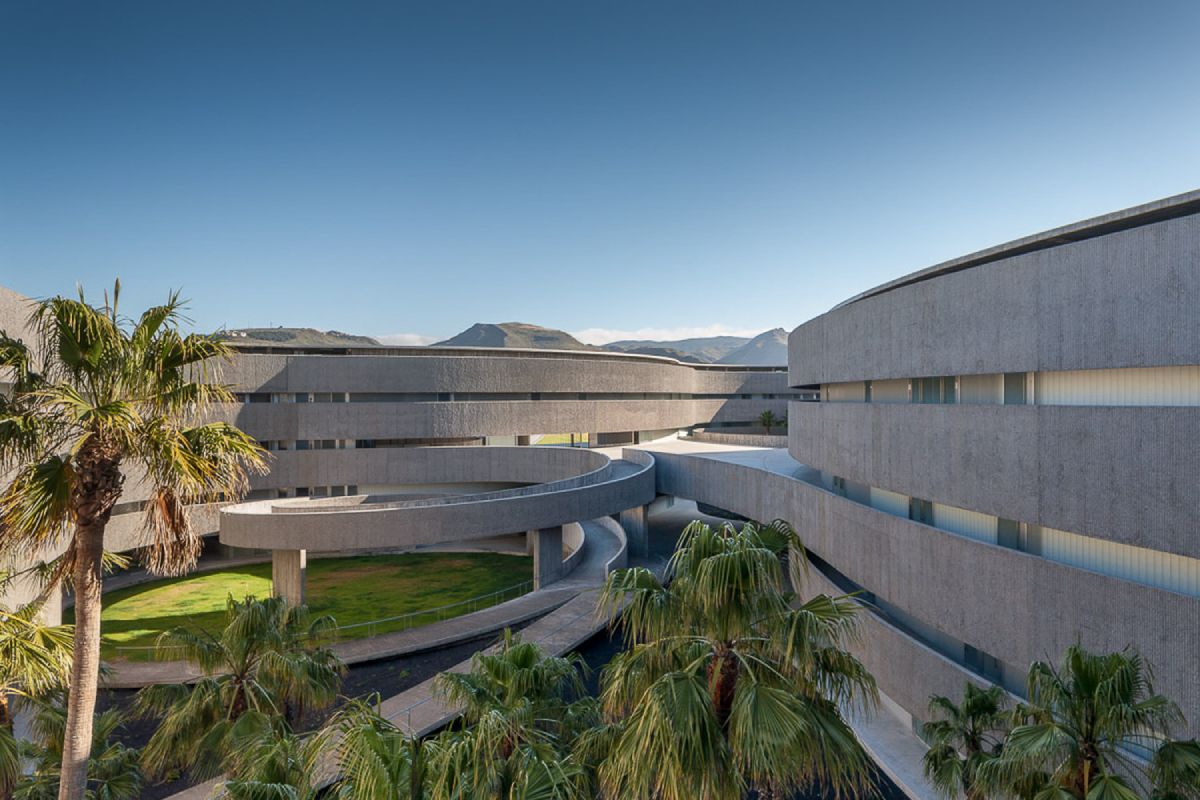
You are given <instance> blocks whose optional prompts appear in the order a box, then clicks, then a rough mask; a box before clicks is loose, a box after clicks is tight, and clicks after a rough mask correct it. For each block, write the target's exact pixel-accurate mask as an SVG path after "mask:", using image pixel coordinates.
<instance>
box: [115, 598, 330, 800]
mask: <svg viewBox="0 0 1200 800" xmlns="http://www.w3.org/2000/svg"><path fill="white" fill-rule="evenodd" d="M226 619H227V623H226V626H225V628H224V630H222V631H221V633H220V634H219V635H215V634H212V633H208V632H206V631H194V630H189V629H187V628H176V629H174V630H171V631H167V632H165V633H163V634H162V635H161V636H159V640H158V651H159V653H161V654H162V656H163V657H166V658H180V657H183V658H186V659H187V660H189V661H192V662H194V663H196V664H198V665H199V666H200V668H201V669H202V670H203V671H204V677H202V678H200V679H199V680H198V681H196V682H195V683H194V684H192V685H187V684H171V685H160V686H147V687H146V688H145V689H142V690H141V691H140V692H138V696H137V700H136V701H135V703H134V711H135V713H136V714H138V715H139V716H144V717H155V718H159V719H161V722H160V724H159V727H158V729H157V730H156V731H155V732H154V735H153V736H151V737H150V741H149V742H147V743H146V746H145V748H143V750H142V765H143V767H144V768H145V769H146V772H147V773H148V774H150V775H152V776H154V777H161V776H165V775H167V774H170V773H171V772H172V771H174V770H182V769H188V770H190V771H191V774H192V776H193V777H196V778H201V779H204V778H211V777H213V776H215V775H217V774H219V773H221V772H222V771H224V770H226V769H228V768H229V762H230V759H231V757H233V756H235V755H236V754H237V753H238V752H239V749H240V742H241V741H243V740H244V737H245V735H246V732H247V731H250V732H253V731H256V730H261V729H262V728H263V726H264V725H266V724H267V723H271V724H274V721H278V722H279V723H281V724H284V725H288V724H290V723H294V722H297V721H299V720H300V719H302V717H303V715H304V712H305V710H309V709H314V710H315V709H321V708H325V707H327V706H328V705H329V704H331V703H332V702H333V701H334V699H335V698H336V697H337V691H338V688H339V687H340V686H341V679H342V674H343V672H344V669H345V668H344V666H343V665H342V662H341V660H340V659H338V657H337V656H336V655H334V653H333V651H332V650H331V649H329V648H328V647H326V646H324V644H323V640H324V638H325V637H326V636H327V635H329V634H330V633H332V631H333V629H334V627H335V623H334V621H333V619H332V618H331V617H328V616H325V617H320V618H318V619H315V620H313V619H310V618H309V616H308V610H307V608H306V607H304V606H289V605H288V603H287V600H286V599H284V598H282V597H270V598H267V599H265V600H257V599H255V598H253V597H247V598H246V599H245V601H240V602H239V601H236V600H234V599H233V598H232V597H230V598H229V601H228V604H227V606H226ZM247 714H252V715H254V716H253V717H252V721H251V722H248V723H242V724H241V725H240V726H239V721H240V720H241V718H242V717H243V716H245V715H247ZM264 720H265V722H264ZM247 726H249V727H247Z"/></svg>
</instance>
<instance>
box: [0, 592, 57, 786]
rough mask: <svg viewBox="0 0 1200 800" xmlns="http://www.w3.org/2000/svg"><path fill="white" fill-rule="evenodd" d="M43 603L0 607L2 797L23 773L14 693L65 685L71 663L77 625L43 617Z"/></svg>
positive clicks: (40, 691) (30, 695)
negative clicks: (58, 623) (73, 628)
mask: <svg viewBox="0 0 1200 800" xmlns="http://www.w3.org/2000/svg"><path fill="white" fill-rule="evenodd" d="M40 611H41V606H40V605H39V604H36V603H34V604H30V605H27V606H23V607H21V608H19V609H17V610H16V611H8V610H7V609H5V608H3V607H0V797H3V796H4V794H5V792H7V791H9V790H10V789H11V788H12V787H13V785H14V784H15V782H16V780H17V776H18V775H19V774H20V756H19V754H18V747H17V740H16V738H15V737H14V736H13V734H12V714H11V710H10V707H9V704H10V702H11V699H12V698H13V697H20V698H25V699H30V698H33V697H39V696H42V695H45V694H47V693H49V692H52V691H56V690H58V689H61V688H62V687H63V686H65V685H66V682H67V675H68V673H69V671H70V669H71V629H70V627H68V626H49V625H43V624H41V623H40V622H38V620H37V617H38V613H39V612H40Z"/></svg>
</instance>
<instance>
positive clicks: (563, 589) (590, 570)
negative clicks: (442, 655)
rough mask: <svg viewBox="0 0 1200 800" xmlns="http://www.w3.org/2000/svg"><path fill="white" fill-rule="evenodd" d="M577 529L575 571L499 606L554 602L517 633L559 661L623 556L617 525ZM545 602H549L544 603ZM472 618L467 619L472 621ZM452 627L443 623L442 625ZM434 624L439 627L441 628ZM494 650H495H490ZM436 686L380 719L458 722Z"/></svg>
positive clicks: (391, 703) (427, 727)
mask: <svg viewBox="0 0 1200 800" xmlns="http://www.w3.org/2000/svg"><path fill="white" fill-rule="evenodd" d="M581 524H582V525H583V529H584V533H585V538H584V541H585V545H584V546H585V547H586V548H587V549H586V550H585V551H584V555H583V560H582V561H581V562H580V563H579V565H578V566H577V567H576V568H575V570H574V571H573V572H572V573H571V574H570V575H569V576H567V577H566V578H564V579H563V580H561V581H558V582H556V583H554V584H553V585H552V586H549V587H547V588H546V589H543V590H541V591H538V592H531V593H529V594H528V595H525V597H523V598H517V600H512V601H509V603H504V604H502V605H505V606H507V605H511V604H512V603H517V602H518V601H520V600H523V599H526V598H532V597H534V596H535V595H543V596H544V597H546V598H551V597H553V598H554V600H555V601H558V607H557V608H556V609H555V610H553V611H551V612H550V613H549V614H546V615H545V616H544V617H542V619H540V620H538V621H537V622H534V623H533V624H532V625H530V626H528V627H527V628H525V629H524V630H523V631H522V632H521V638H522V640H523V641H526V642H535V643H537V644H538V645H539V646H540V647H541V648H542V650H543V651H544V652H545V653H546V654H547V655H554V656H559V655H563V654H564V653H568V652H570V651H571V650H574V649H575V648H577V647H578V646H579V645H581V644H583V643H584V642H585V641H587V640H588V639H590V638H591V637H592V636H593V635H594V634H595V633H596V632H597V631H599V630H600V629H601V628H603V627H604V625H605V620H603V619H601V618H600V616H599V614H598V613H597V599H598V597H599V591H598V588H597V587H599V586H600V585H601V584H602V583H603V582H604V578H605V576H606V575H607V574H608V567H609V565H610V563H611V562H612V561H613V559H614V557H617V556H619V555H620V554H621V553H623V551H624V546H625V542H624V541H623V538H622V536H621V535H620V534H618V533H617V531H616V530H614V528H617V525H616V523H615V522H613V521H612V520H610V519H601V520H590V521H588V522H583V523H581ZM545 602H549V600H547V601H545ZM499 608H501V606H494V607H493V608H492V609H486V610H485V611H480V612H477V614H485V613H487V611H492V610H494V609H499ZM477 614H472V615H468V616H471V617H474V616H477ZM458 619H459V620H465V619H467V617H466V616H464V617H459V618H458ZM524 619H529V617H525V618H524ZM524 619H523V620H522V621H524ZM456 621H457V620H447V622H456ZM436 624H437V625H442V624H443V623H436ZM509 624H516V623H508V624H505V625H501V626H500V627H498V628H493V629H492V630H500V629H501V628H504V627H508V625H509ZM433 627H434V626H433V625H427V626H425V627H423V628H415V629H413V630H412V631H404V633H417V632H420V631H428V629H430V628H433ZM487 632H489V631H486V630H485V631H480V630H478V629H476V630H474V631H473V632H472V633H471V634H470V635H467V636H460V637H458V638H459V640H461V639H466V638H474V637H475V636H478V635H479V634H480V633H487ZM384 638H387V637H383V636H379V637H375V638H373V639H364V640H362V641H361V642H353V643H351V642H347V643H346V644H371V643H376V642H379V641H380V640H382V639H384ZM428 638H432V637H428ZM450 643H452V640H451V641H446V642H442V643H441V644H436V645H432V646H422V647H419V648H418V649H416V650H409V651H405V652H420V651H421V650H428V649H432V648H433V647H442V646H445V645H447V644H450ZM494 647H495V645H493V648H494ZM489 649H491V648H489ZM400 654H401V653H399V652H395V653H387V654H383V655H380V654H375V655H371V656H369V657H364V658H362V659H360V660H362V661H369V660H373V659H378V658H387V657H391V656H393V655H400ZM470 669H471V659H465V660H463V661H461V662H459V663H458V664H455V665H454V666H453V667H451V668H450V669H449V670H447V671H448V672H468V671H469V670H470ZM435 682H436V678H430V679H429V680H427V681H423V682H422V683H419V684H417V685H416V686H413V687H411V688H409V689H407V690H405V691H403V692H400V693H399V694H396V695H393V696H391V697H389V698H387V699H386V700H384V701H383V702H382V703H381V704H380V713H381V714H382V715H383V716H384V717H385V718H386V719H388V720H389V721H391V723H392V724H393V725H395V726H397V727H398V728H400V729H401V730H403V731H405V732H407V733H413V732H415V733H417V734H419V735H425V734H427V733H430V732H432V731H435V730H437V729H438V728H440V727H442V726H444V725H446V724H447V723H448V722H450V721H451V720H453V719H454V718H455V717H456V716H458V714H459V712H460V709H456V708H453V707H451V706H449V705H447V704H446V703H445V702H444V701H442V700H441V698H439V697H438V695H437V692H436V686H435ZM334 777H335V776H334V775H332V774H331V775H330V776H329V778H328V782H329V783H332V782H333V779H334ZM220 786H221V782H220V779H217V780H212V781H207V782H206V783H202V784H197V785H196V786H193V787H191V788H189V789H185V790H184V791H182V792H177V793H176V794H173V795H171V800H207V798H211V797H215V796H217V793H218V791H219V789H220Z"/></svg>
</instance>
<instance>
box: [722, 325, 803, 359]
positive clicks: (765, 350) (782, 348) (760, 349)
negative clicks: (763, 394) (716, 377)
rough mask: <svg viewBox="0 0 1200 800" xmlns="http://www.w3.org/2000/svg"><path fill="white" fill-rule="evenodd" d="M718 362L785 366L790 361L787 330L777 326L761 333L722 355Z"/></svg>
mask: <svg viewBox="0 0 1200 800" xmlns="http://www.w3.org/2000/svg"><path fill="white" fill-rule="evenodd" d="M716 363H718V364H740V365H744V366H763V367H785V366H787V363H788V354H787V331H785V330H784V329H783V328H775V329H774V330H769V331H767V332H765V333H760V334H759V335H758V336H755V337H754V338H753V339H751V340H750V341H748V342H746V343H745V344H744V345H742V346H741V347H739V348H737V349H736V350H734V351H732V352H730V353H727V354H725V355H724V356H722V357H721V358H720V359H718V360H717V362H716Z"/></svg>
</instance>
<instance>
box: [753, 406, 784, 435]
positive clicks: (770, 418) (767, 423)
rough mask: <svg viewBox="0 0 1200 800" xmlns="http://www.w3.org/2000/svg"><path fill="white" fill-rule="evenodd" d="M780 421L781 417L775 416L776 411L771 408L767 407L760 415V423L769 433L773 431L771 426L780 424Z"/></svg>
mask: <svg viewBox="0 0 1200 800" xmlns="http://www.w3.org/2000/svg"><path fill="white" fill-rule="evenodd" d="M779 422H780V420H779V417H777V416H775V412H774V411H771V410H770V409H767V410H766V411H764V412H762V413H761V414H759V415H758V424H759V425H762V426H763V427H764V428H765V429H766V431H767V434H768V435H770V433H771V428H773V427H775V426H776V425H778V424H779Z"/></svg>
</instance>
